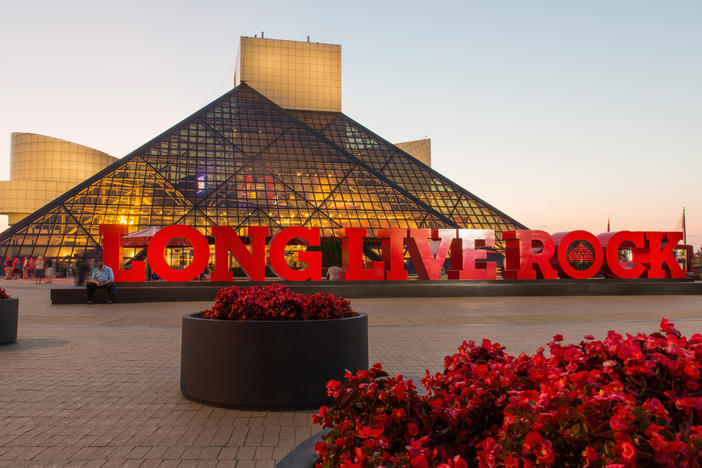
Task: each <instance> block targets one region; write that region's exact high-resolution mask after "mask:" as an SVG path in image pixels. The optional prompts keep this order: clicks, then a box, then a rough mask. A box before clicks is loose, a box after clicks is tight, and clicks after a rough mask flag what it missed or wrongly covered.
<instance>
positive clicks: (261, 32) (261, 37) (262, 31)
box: [261, 31, 263, 39]
mask: <svg viewBox="0 0 702 468" xmlns="http://www.w3.org/2000/svg"><path fill="white" fill-rule="evenodd" d="M261 39H263V31H261Z"/></svg>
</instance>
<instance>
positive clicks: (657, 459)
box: [317, 321, 702, 468]
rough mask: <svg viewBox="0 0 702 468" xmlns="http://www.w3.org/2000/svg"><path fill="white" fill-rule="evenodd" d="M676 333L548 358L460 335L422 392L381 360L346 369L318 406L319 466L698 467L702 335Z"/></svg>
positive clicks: (614, 337) (667, 328)
mask: <svg viewBox="0 0 702 468" xmlns="http://www.w3.org/2000/svg"><path fill="white" fill-rule="evenodd" d="M674 330H675V329H674V328H673V325H672V324H670V323H668V322H665V321H664V322H663V324H662V330H661V332H658V333H653V334H649V335H646V334H638V335H636V336H632V335H627V336H626V337H624V336H622V335H619V334H617V333H615V332H610V333H608V335H607V338H605V339H604V340H602V341H594V340H590V341H583V342H581V343H580V344H577V345H573V344H571V345H562V344H558V343H557V342H555V341H554V342H551V343H550V344H549V347H550V354H549V355H548V357H547V356H546V355H545V350H544V349H543V348H540V349H539V350H537V352H536V353H535V354H534V355H532V356H528V355H526V354H522V355H520V356H518V357H513V356H510V355H508V354H506V353H505V352H504V348H503V347H501V346H500V345H499V344H497V343H492V342H490V341H489V340H484V341H483V342H482V343H481V344H480V345H476V343H474V342H464V343H463V344H462V345H461V346H460V347H459V349H458V352H457V353H456V354H454V355H451V356H447V357H446V358H445V362H444V371H443V372H439V373H437V374H435V375H431V374H429V373H427V375H426V376H425V377H424V379H423V380H422V383H423V384H424V386H425V387H426V395H418V393H417V392H416V390H415V388H414V383H413V382H412V381H411V380H404V379H403V377H402V376H401V375H396V376H389V375H388V374H387V373H386V372H385V371H383V370H382V366H380V365H379V364H378V365H374V366H373V367H372V368H371V369H370V370H367V371H359V372H357V373H356V374H351V373H350V372H349V373H347V375H346V377H345V381H344V382H343V383H339V382H333V383H330V385H329V388H328V391H329V394H330V395H332V396H333V397H334V398H335V399H336V401H335V404H334V406H333V407H332V408H330V409H328V410H327V409H320V415H323V417H322V416H320V417H318V419H317V422H318V423H320V424H322V426H323V427H326V428H329V429H330V432H329V433H327V435H326V436H325V442H324V444H321V445H318V447H317V452H318V454H319V457H320V460H321V462H320V464H319V465H318V466H321V465H322V464H325V466H341V467H343V466H354V464H355V465H357V466H361V465H362V466H384V467H387V468H390V467H405V466H425V465H424V463H425V462H426V466H433V467H437V466H438V467H441V468H452V467H453V468H455V467H459V468H465V466H466V465H470V466H476V465H477V466H481V467H497V466H505V467H509V468H526V467H536V466H544V465H547V466H610V467H613V468H614V467H622V468H623V467H624V466H626V467H630V466H635V464H636V462H637V458H640V460H641V461H642V463H643V462H644V461H645V462H646V463H655V464H657V466H658V465H660V466H665V467H671V468H672V467H679V466H696V465H694V462H695V461H696V460H697V459H698V458H699V456H698V452H699V446H700V445H699V444H700V443H702V426H700V425H699V422H698V421H699V414H700V409H701V408H700V406H702V398H701V397H700V396H699V383H698V382H699V380H700V368H701V366H700V362H701V361H702V335H699V334H697V335H693V337H692V338H690V339H687V338H685V337H684V336H682V335H680V334H679V333H676V331H674ZM556 338H557V337H556ZM586 339H587V338H586ZM456 457H460V458H456ZM464 462H465V465H464Z"/></svg>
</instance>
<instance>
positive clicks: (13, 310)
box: [0, 298, 19, 345]
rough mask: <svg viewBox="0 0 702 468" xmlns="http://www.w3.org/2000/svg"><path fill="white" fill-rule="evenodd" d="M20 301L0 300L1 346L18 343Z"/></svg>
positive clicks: (13, 299) (12, 299) (11, 299)
mask: <svg viewBox="0 0 702 468" xmlns="http://www.w3.org/2000/svg"><path fill="white" fill-rule="evenodd" d="M18 310H19V299H16V298H10V299H0V345H4V344H8V343H14V342H15V341H17V315H18Z"/></svg>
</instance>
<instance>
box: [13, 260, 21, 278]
mask: <svg viewBox="0 0 702 468" xmlns="http://www.w3.org/2000/svg"><path fill="white" fill-rule="evenodd" d="M19 273H20V258H19V257H15V260H14V261H13V262H12V279H15V280H16V279H17V278H18V277H19Z"/></svg>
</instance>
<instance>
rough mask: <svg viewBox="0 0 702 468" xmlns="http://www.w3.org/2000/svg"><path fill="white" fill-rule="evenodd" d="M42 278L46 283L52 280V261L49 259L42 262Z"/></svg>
mask: <svg viewBox="0 0 702 468" xmlns="http://www.w3.org/2000/svg"><path fill="white" fill-rule="evenodd" d="M44 277H45V278H46V282H47V283H51V282H52V280H53V279H54V261H53V260H51V259H50V258H47V259H46V261H45V262H44Z"/></svg>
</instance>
